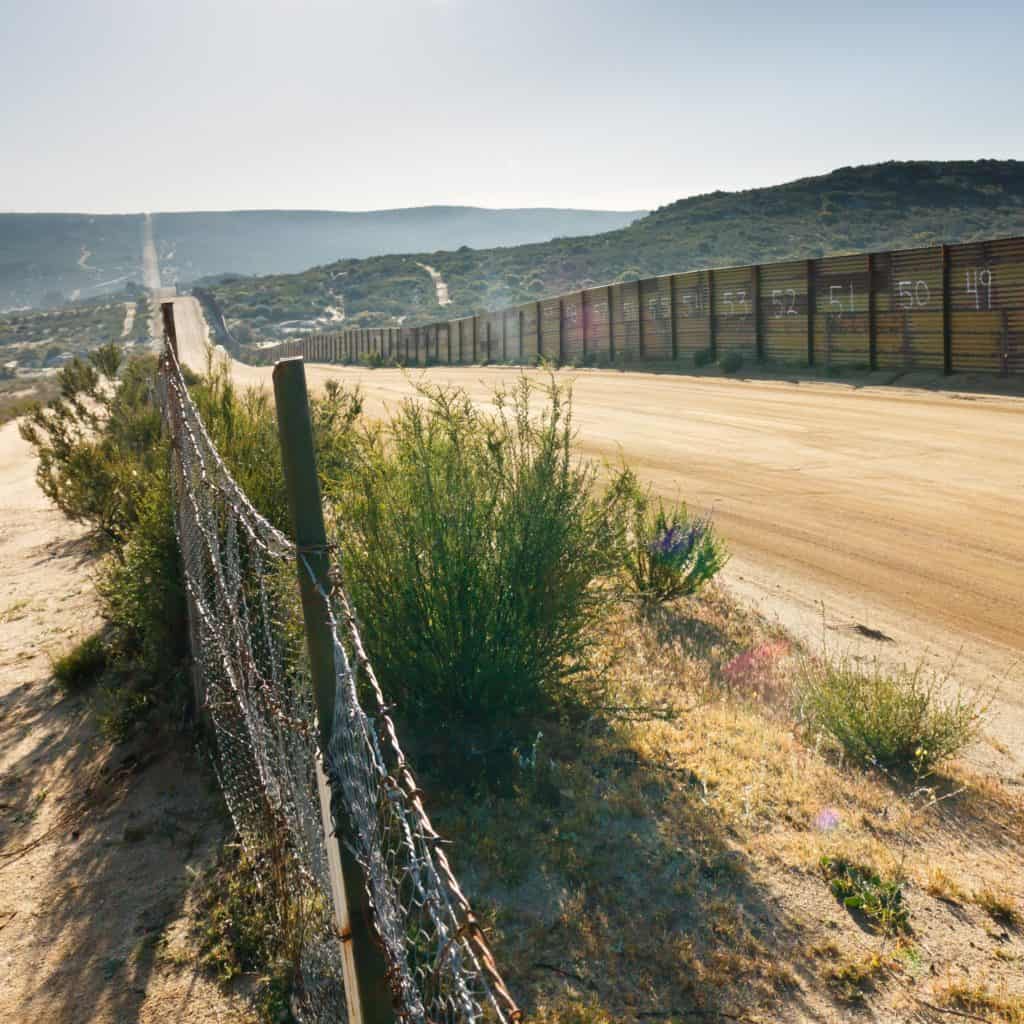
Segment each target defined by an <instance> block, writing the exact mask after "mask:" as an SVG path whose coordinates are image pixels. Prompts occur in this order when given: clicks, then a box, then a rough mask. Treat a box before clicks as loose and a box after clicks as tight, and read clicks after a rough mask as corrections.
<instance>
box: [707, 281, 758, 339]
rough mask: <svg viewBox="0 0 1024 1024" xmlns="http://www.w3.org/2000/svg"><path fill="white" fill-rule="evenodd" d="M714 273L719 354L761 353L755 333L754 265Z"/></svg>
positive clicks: (716, 331)
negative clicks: (758, 349) (758, 351)
mask: <svg viewBox="0 0 1024 1024" xmlns="http://www.w3.org/2000/svg"><path fill="white" fill-rule="evenodd" d="M712 273H713V275H714V315H715V346H716V349H717V351H718V354H719V355H721V354H722V353H724V352H741V353H742V354H743V355H744V356H748V357H750V358H753V357H755V356H756V355H757V339H756V337H755V334H754V270H753V267H730V268H728V269H726V270H715V271H712Z"/></svg>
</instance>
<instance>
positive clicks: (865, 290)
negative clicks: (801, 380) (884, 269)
mask: <svg viewBox="0 0 1024 1024" xmlns="http://www.w3.org/2000/svg"><path fill="white" fill-rule="evenodd" d="M869 287H870V286H869V279H868V255H867V253H859V254H857V255H855V256H830V257H827V258H825V259H819V260H815V261H814V288H815V303H814V307H815V317H814V361H815V363H818V364H820V365H821V366H857V367H860V368H862V369H865V370H866V369H868V367H869V365H870V361H871V338H870V323H869V306H870V290H869Z"/></svg>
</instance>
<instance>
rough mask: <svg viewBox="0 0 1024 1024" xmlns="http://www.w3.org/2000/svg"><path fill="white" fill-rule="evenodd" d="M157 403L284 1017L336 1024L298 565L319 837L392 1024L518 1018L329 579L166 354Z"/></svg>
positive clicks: (204, 654)
mask: <svg viewBox="0 0 1024 1024" xmlns="http://www.w3.org/2000/svg"><path fill="white" fill-rule="evenodd" d="M159 396H160V401H161V405H162V408H163V413H164V419H165V422H166V424H167V429H168V432H169V434H170V440H171V450H172V481H173V486H174V495H175V527H176V531H177V536H178V540H179V545H180V547H181V553H182V561H183V566H184V576H185V586H186V590H187V595H188V601H189V612H190V629H191V645H192V655H193V663H194V671H195V673H196V683H197V692H198V693H199V695H200V697H201V700H202V704H203V708H204V713H205V714H206V715H207V716H208V717H209V720H210V722H211V724H212V726H213V731H214V735H215V737H216V747H217V750H216V763H217V771H218V776H219V779H220V783H221V786H222V787H223V790H224V795H225V799H226V802H227V805H228V808H229V811H230V813H231V816H232V819H233V821H234V824H235V827H236V829H237V830H238V834H239V837H240V839H241V843H242V846H243V848H244V849H245V850H246V853H247V855H248V856H249V858H250V860H251V862H252V863H253V864H254V865H255V867H256V870H257V877H258V878H259V879H260V884H261V886H262V887H263V888H264V889H265V893H264V895H265V896H266V897H267V898H268V900H269V901H270V902H271V904H272V905H273V906H274V913H275V915H276V924H277V926H278V928H280V929H281V939H282V948H283V949H284V950H285V951H286V953H287V954H288V955H290V956H291V959H292V963H293V966H294V969H295V975H296V985H295V994H294V996H293V1005H292V1011H293V1013H294V1014H295V1015H296V1017H297V1018H298V1019H299V1020H301V1021H309V1022H315V1024H319V1022H322V1021H323V1022H326V1021H338V1020H347V1019H348V1017H347V1009H346V1002H345V993H344V983H343V980H342V978H343V971H342V954H341V944H340V942H339V938H340V936H339V935H338V934H337V930H336V928H335V926H334V924H333V916H332V912H331V909H332V905H331V888H330V880H329V876H328V861H327V847H326V843H327V840H326V838H325V836H324V834H323V827H322V819H321V814H320V806H319V801H318V795H317V789H316V770H317V765H318V762H319V759H320V757H321V752H320V751H319V749H318V743H317V731H318V730H317V727H316V710H315V707H316V705H315V701H314V697H313V687H312V682H311V679H310V677H309V671H308V667H307V664H306V655H305V648H304V642H303V632H302V617H301V611H300V607H299V601H298V587H297V585H296V577H295V571H296V570H295V566H296V562H297V563H298V565H299V566H300V571H305V572H308V573H309V574H310V578H311V579H312V580H313V582H314V584H315V592H316V594H317V595H318V596H319V598H320V600H321V601H322V612H323V616H324V619H325V621H326V622H327V623H328V624H329V628H330V631H331V635H332V637H333V648H334V669H335V699H334V721H333V728H332V733H331V740H330V744H329V748H328V750H327V751H326V758H325V764H324V770H325V773H326V776H327V778H328V782H329V786H330V793H331V812H332V817H333V821H334V826H335V828H336V829H337V828H338V826H339V823H341V822H344V823H345V828H344V829H343V830H341V833H340V838H341V841H342V842H344V843H345V844H346V845H347V847H348V848H349V850H350V851H351V853H352V855H353V856H354V857H355V859H356V861H357V862H358V863H359V865H360V867H361V869H362V872H363V876H364V881H365V885H366V894H367V897H368V900H369V904H370V907H371V911H372V919H373V927H374V932H375V937H376V938H377V939H378V940H379V942H380V946H381V949H382V951H383V954H384V959H385V962H386V968H387V981H388V985H389V987H390V989H391V996H392V999H393V1002H394V1006H395V1012H396V1016H397V1017H398V1019H399V1020H401V1021H409V1022H415V1024H441V1022H451V1024H462V1022H467V1024H468V1022H473V1021H488V1020H495V1021H502V1022H508V1024H512V1022H515V1021H519V1020H521V1019H522V1015H521V1013H520V1011H519V1010H518V1009H517V1007H516V1005H515V1003H514V1001H513V1000H512V998H511V996H510V995H509V992H508V990H507V988H506V987H505V984H504V982H503V981H502V978H501V975H500V973H499V971H498V969H497V966H496V964H495V961H494V957H493V955H492V953H491V951H490V948H489V946H488V943H487V940H486V938H485V936H484V933H483V931H482V929H481V927H480V925H479V923H478V921H477V919H476V918H475V917H474V915H473V912H472V910H471V908H470V906H469V903H468V901H467V900H466V898H465V896H464V895H463V893H462V891H461V889H460V888H459V885H458V882H457V881H456V879H455V875H454V873H453V871H452V869H451V866H450V864H449V862H448V859H447V857H446V856H445V854H444V851H443V850H442V849H441V839H440V837H439V836H438V834H437V833H436V831H435V830H434V828H433V826H432V825H431V823H430V819H429V817H428V816H427V813H426V810H425V809H424V806H423V801H422V798H421V793H420V790H419V788H418V787H417V784H416V780H415V778H414V776H413V774H412V771H411V769H410V767H409V764H408V762H407V760H406V758H405V755H404V753H403V751H402V748H401V745H400V744H399V741H398V735H397V732H396V730H395V726H394V722H393V721H392V719H391V716H390V713H389V708H388V705H387V703H386V701H385V698H384V693H383V691H382V689H381V687H380V684H379V682H378V680H377V678H376V676H375V674H374V672H373V667H372V665H371V664H370V661H369V658H368V657H367V655H366V651H365V649H364V647H363V643H362V638H361V636H360V633H359V628H358V625H357V622H356V616H355V614H354V611H353V609H352V606H351V604H350V602H349V599H348V596H347V594H346V593H345V590H344V588H343V586H342V585H341V581H340V576H339V574H338V572H337V571H336V567H335V570H334V571H332V573H331V575H330V583H329V585H327V586H325V585H324V584H323V583H321V582H320V581H319V580H318V579H317V577H316V575H315V573H314V572H313V570H312V568H311V566H310V563H309V560H308V559H307V557H306V556H307V554H309V552H307V551H305V550H299V549H297V548H296V547H295V545H294V544H293V543H292V542H291V541H290V540H289V539H288V538H287V537H285V536H284V534H282V533H281V532H280V531H279V530H277V529H276V528H275V527H274V526H273V525H272V524H271V523H269V522H268V521H267V520H266V519H265V518H264V517H263V516H262V515H261V514H260V513H259V512H258V511H257V510H256V508H255V507H254V506H253V505H252V503H251V502H250V501H249V499H248V498H247V496H246V495H245V493H244V492H243V491H242V489H241V488H240V487H239V486H238V484H237V482H236V481H235V480H234V478H233V477H232V475H231V474H230V472H229V471H228V469H227V467H226V465H225V464H224V461H223V460H222V459H221V457H220V455H219V454H218V452H217V450H216V447H215V446H214V444H213V442H212V440H211V439H210V436H209V434H208V432H207V430H206V427H205V426H204V424H203V422H202V419H201V418H200V416H199V413H198V411H197V409H196V407H195V405H194V404H193V402H192V399H191V397H190V396H189V393H188V389H187V387H186V384H185V381H184V378H183V376H182V374H181V370H180V367H179V366H178V363H177V360H176V358H175V355H174V353H173V351H171V350H170V349H169V348H168V349H167V350H166V351H165V352H164V354H163V356H162V357H161V360H160V374H159ZM325 553H326V554H327V555H328V557H331V556H332V555H333V554H334V552H333V551H331V550H328V551H327V552H325ZM361 698H362V700H361ZM362 701H365V704H366V706H364V703H363V702H362Z"/></svg>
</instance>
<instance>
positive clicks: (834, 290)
mask: <svg viewBox="0 0 1024 1024" xmlns="http://www.w3.org/2000/svg"><path fill="white" fill-rule="evenodd" d="M845 290H846V286H845V285H842V284H830V285H829V286H828V303H829V306H831V307H832V308H831V312H832V313H833V314H834V315H835V317H836V319H837V320H838V319H841V318H842V315H843V313H853V312H854V308H853V306H854V303H853V282H852V281H851V282H850V306H849V309H847V307H846V306H845V305H844V304H843V302H844V298H845V296H844V292H845Z"/></svg>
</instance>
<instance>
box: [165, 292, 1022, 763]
mask: <svg viewBox="0 0 1024 1024" xmlns="http://www.w3.org/2000/svg"><path fill="white" fill-rule="evenodd" d="M177 309H178V315H177V319H178V322H179V326H178V337H179V339H181V342H182V345H183V349H182V350H183V353H184V357H185V358H187V359H190V360H192V361H193V362H194V363H196V364H197V365H199V364H201V363H202V360H203V358H204V357H203V355H202V338H203V336H204V335H203V328H202V324H201V316H200V315H199V313H198V307H197V306H196V304H195V303H194V302H192V301H191V300H178V305H177ZM308 372H309V379H310V381H311V382H312V384H313V386H319V385H322V383H323V382H324V381H325V380H327V379H329V378H332V377H338V378H343V379H344V380H346V381H349V382H351V383H358V384H359V385H360V386H361V387H362V388H363V389H364V391H365V393H366V395H367V399H368V408H369V410H370V411H371V412H375V411H380V410H381V409H382V408H383V407H384V406H386V405H391V406H394V404H395V403H397V402H398V401H400V400H401V399H402V398H403V397H405V396H407V395H409V394H410V392H411V390H412V388H411V383H410V381H411V379H413V378H414V377H415V376H416V375H415V374H412V375H407V374H404V373H402V372H401V371H398V370H366V369H362V368H359V369H356V368H351V367H345V368H340V367H327V366H315V365H314V366H310V367H309V371H308ZM519 372H520V371H519V370H514V369H508V368H495V367H487V368H482V367H465V368H454V367H453V368H435V369H431V370H430V371H429V376H430V379H431V380H433V381H436V382H444V383H449V384H457V385H459V386H460V387H463V388H465V389H467V390H468V391H469V392H470V393H471V394H472V395H473V396H474V397H475V398H479V399H481V400H486V398H487V395H488V394H489V392H490V391H491V389H492V388H493V387H494V386H495V385H497V384H499V383H503V382H504V383H508V382H510V381H511V380H512V379H513V378H514V377H515V376H516V375H517V374H518V373H519ZM234 373H235V375H236V377H237V378H238V379H239V380H243V381H246V382H250V383H254V384H255V383H266V382H267V381H269V378H270V370H269V369H265V368H254V367H247V366H242V365H240V364H235V367H234ZM532 375H533V376H536V377H538V379H542V377H541V375H539V374H536V373H534V374H532ZM558 378H559V379H560V380H564V381H566V382H568V381H570V380H571V381H572V382H573V388H574V397H575V402H574V415H575V417H576V422H577V425H578V428H579V440H580V444H581V447H582V449H583V450H584V451H585V452H587V453H588V454H590V455H593V456H597V457H600V458H603V459H608V460H612V461H616V460H619V459H625V460H626V461H627V462H628V463H629V464H630V465H632V466H634V467H635V468H636V469H637V470H638V471H639V472H640V473H641V475H642V476H643V477H644V479H646V480H647V481H649V482H650V483H651V485H652V486H653V487H654V489H655V490H656V491H657V493H659V494H661V495H664V496H665V497H666V498H675V497H684V498H685V499H686V500H687V501H688V502H689V503H690V505H691V507H692V508H693V509H695V510H699V511H703V510H706V509H710V510H713V512H714V518H715V522H716V523H717V525H718V527H719V528H720V529H721V531H722V532H723V533H724V535H725V537H726V538H727V540H728V542H729V546H730V548H731V550H732V551H733V553H734V557H733V560H732V562H731V564H730V566H729V567H728V569H727V571H726V577H727V579H728V581H729V583H730V585H731V586H732V587H733V588H734V589H735V590H736V591H738V592H739V593H740V594H741V596H743V597H744V598H745V599H747V600H749V601H752V602H755V603H757V604H759V605H760V606H761V608H762V610H763V611H765V612H766V613H768V614H769V615H773V616H777V617H778V618H780V619H781V620H782V622H783V623H784V624H785V625H786V626H788V627H789V628H791V629H794V630H796V631H797V632H798V633H799V634H802V635H803V636H805V637H808V638H811V639H814V640H820V639H822V638H823V637H824V639H825V640H826V641H827V643H828V644H829V646H830V647H831V648H833V649H835V648H837V647H844V646H851V647H853V648H854V649H855V650H856V651H858V652H860V653H868V654H877V655H879V656H880V657H882V658H884V659H886V660H890V661H902V662H907V661H916V660H917V659H918V658H919V657H922V656H926V657H928V658H930V659H931V660H932V661H933V662H935V663H937V664H938V665H940V666H943V667H950V666H954V668H955V672H954V674H955V676H956V677H957V678H959V679H963V680H965V681H967V682H969V683H971V684H972V685H975V686H980V687H981V688H982V689H985V690H992V691H997V692H998V698H999V705H998V706H997V708H996V713H995V714H994V716H993V721H992V731H993V732H994V733H995V734H996V735H997V736H999V738H1000V739H1001V740H1002V741H1003V742H1005V743H1008V744H1011V745H1013V746H1014V747H1015V748H1022V747H1024V582H1022V578H1021V567H1022V565H1024V400H1022V399H1018V398H1005V397H987V396H978V395H957V394H953V393H935V392H926V391H916V390H911V389H900V388H895V387H872V388H862V389H855V388H852V387H850V386H847V385H843V384H839V383H800V384H791V383H782V382H766V381H743V380H724V379H713V378H712V379H709V378H697V377H692V378H687V377H684V376H654V375H652V374H644V373H616V372H609V371H595V370H586V371H575V372H573V373H570V372H562V373H559V374H558ZM860 627H866V629H867V630H868V631H876V634H875V637H874V638H871V637H870V636H865V635H864V630H863V629H862V628H860ZM886 638H887V639H886Z"/></svg>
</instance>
